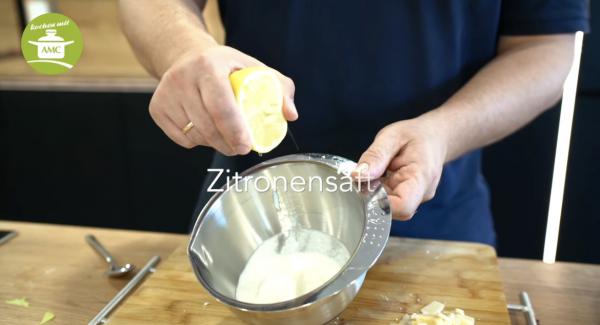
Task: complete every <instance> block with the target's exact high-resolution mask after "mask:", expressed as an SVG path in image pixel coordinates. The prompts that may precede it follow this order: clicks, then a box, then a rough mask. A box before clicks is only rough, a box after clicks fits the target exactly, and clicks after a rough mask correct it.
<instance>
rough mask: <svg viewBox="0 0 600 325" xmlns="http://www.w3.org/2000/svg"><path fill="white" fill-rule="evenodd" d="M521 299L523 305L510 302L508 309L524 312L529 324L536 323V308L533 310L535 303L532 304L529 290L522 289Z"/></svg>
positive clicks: (534, 324)
mask: <svg viewBox="0 0 600 325" xmlns="http://www.w3.org/2000/svg"><path fill="white" fill-rule="evenodd" d="M519 300H521V305H518V304H508V306H507V307H508V310H510V311H517V312H522V313H524V314H525V316H526V317H527V324H528V325H536V324H537V320H536V318H535V310H533V305H532V304H531V299H530V298H529V295H528V294H527V292H525V291H521V293H519Z"/></svg>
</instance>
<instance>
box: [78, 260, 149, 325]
mask: <svg viewBox="0 0 600 325" xmlns="http://www.w3.org/2000/svg"><path fill="white" fill-rule="evenodd" d="M159 262H160V256H158V255H157V256H152V258H151V259H150V260H149V261H148V263H146V265H144V267H143V268H142V269H141V270H140V271H139V272H138V273H137V274H136V275H135V276H134V277H133V279H131V280H129V282H127V284H126V285H125V286H124V287H123V289H121V290H120V291H119V292H117V294H116V295H115V296H114V297H113V298H112V299H111V300H110V301H109V302H108V304H106V306H104V307H103V308H102V310H100V312H99V313H98V314H97V315H96V316H94V318H92V320H91V321H89V323H88V325H97V324H104V323H106V322H108V319H107V317H108V315H110V313H112V312H113V310H114V309H115V308H116V307H117V306H118V305H119V304H120V303H121V302H122V301H123V300H124V299H125V298H126V297H127V296H128V295H129V294H130V293H131V291H133V289H134V288H135V287H136V286H137V285H138V284H140V282H142V280H144V278H145V277H146V276H147V275H148V274H150V273H153V272H154V271H155V268H156V265H158V263H159Z"/></svg>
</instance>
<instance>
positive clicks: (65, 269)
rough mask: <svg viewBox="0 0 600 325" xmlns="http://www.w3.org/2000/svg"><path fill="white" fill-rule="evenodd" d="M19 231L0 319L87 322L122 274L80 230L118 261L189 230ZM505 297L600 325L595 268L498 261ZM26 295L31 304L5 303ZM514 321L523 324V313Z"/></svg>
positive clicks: (0, 286) (26, 226) (2, 225)
mask: <svg viewBox="0 0 600 325" xmlns="http://www.w3.org/2000/svg"><path fill="white" fill-rule="evenodd" d="M0 229H16V230H17V231H19V236H18V237H16V238H14V239H12V240H11V241H9V242H8V243H6V244H5V245H2V246H0V279H2V281H0V324H36V323H37V322H39V320H40V319H41V317H42V314H43V313H44V312H45V311H47V310H50V311H52V312H54V313H55V314H56V319H55V320H54V321H53V322H52V323H50V324H53V325H54V324H83V323H87V321H89V320H90V319H91V318H92V317H93V316H94V315H95V314H96V313H97V312H98V311H99V310H100V309H101V308H102V307H103V306H104V305H105V304H106V302H108V301H109V300H110V299H111V298H112V297H113V295H114V294H115V293H116V292H117V291H118V290H119V289H120V288H121V287H122V286H123V285H124V284H125V283H126V281H127V279H108V278H106V277H104V275H103V272H104V270H105V265H104V262H103V261H102V260H101V259H100V258H99V257H98V256H97V255H96V254H95V253H94V252H93V251H92V250H91V248H89V247H88V246H87V244H86V243H85V242H84V239H83V236H84V235H85V234H87V233H93V234H95V235H96V236H97V237H98V239H99V240H100V241H102V242H103V243H104V244H105V245H106V246H107V247H108V249H109V250H111V251H112V252H113V253H114V254H115V255H116V257H117V258H118V259H120V260H121V261H124V262H125V261H127V262H130V263H134V264H136V265H138V266H142V265H144V264H145V262H146V261H147V260H148V259H149V258H150V257H151V256H153V255H160V256H162V257H166V256H168V255H169V254H170V253H171V252H172V251H173V250H174V249H175V248H176V247H177V246H180V245H181V244H183V243H185V242H186V241H187V236H186V235H178V234H167V233H150V232H137V231H125V230H109V229H101V228H84V227H73V226H56V225H46V224H32V223H19V222H6V221H0ZM500 269H501V273H502V275H503V279H504V284H505V292H506V295H507V298H508V300H509V302H513V303H516V302H518V299H517V294H518V292H519V291H522V290H525V291H528V292H529V293H530V295H531V298H532V300H533V304H534V306H535V309H536V311H537V314H538V319H540V320H541V324H542V325H549V324H550V325H552V324H557V325H559V324H585V325H595V324H600V309H598V306H600V266H598V265H585V264H573V263H557V264H554V265H546V264H543V263H541V262H539V261H530V260H518V259H500ZM22 296H24V297H27V298H28V300H29V302H30V303H31V306H30V307H29V308H28V309H24V308H19V307H15V306H10V305H6V304H4V301H5V300H7V299H12V298H17V297H22ZM512 320H513V323H514V324H524V322H523V318H522V317H520V315H515V316H514V317H513V319H512Z"/></svg>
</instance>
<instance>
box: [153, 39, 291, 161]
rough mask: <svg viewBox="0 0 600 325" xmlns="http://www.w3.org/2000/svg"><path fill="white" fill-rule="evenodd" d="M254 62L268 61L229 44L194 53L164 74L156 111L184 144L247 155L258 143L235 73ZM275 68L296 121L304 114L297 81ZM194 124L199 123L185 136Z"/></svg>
mask: <svg viewBox="0 0 600 325" xmlns="http://www.w3.org/2000/svg"><path fill="white" fill-rule="evenodd" d="M252 66H264V64H263V63H261V62H260V61H258V60H257V59H255V58H253V57H251V56H248V55H246V54H244V53H242V52H240V51H238V50H235V49H233V48H230V47H227V46H215V47H211V48H209V49H205V50H204V51H201V52H200V51H198V52H188V53H187V54H185V55H182V56H181V57H180V58H179V59H178V60H177V61H175V63H174V64H173V65H172V66H171V68H169V69H168V70H167V71H166V72H165V73H164V74H163V76H162V78H161V80H160V83H159V84H158V87H157V88H156V91H155V92H154V95H153V96H152V100H151V101H150V115H151V116H152V118H153V119H154V122H156V124H157V125H158V126H159V127H160V128H161V129H162V130H163V131H164V132H165V134H166V135H167V136H168V137H169V138H171V140H173V141H174V142H176V143H177V144H179V145H180V146H182V147H185V148H192V147H195V146H199V145H200V146H208V147H212V148H214V149H216V150H218V151H219V152H221V153H222V154H224V155H227V156H232V155H243V154H247V153H248V152H250V149H251V147H252V143H251V137H250V132H249V130H247V127H246V124H245V121H244V117H243V115H242V112H241V111H240V109H239V108H238V107H237V104H236V101H235V96H234V94H233V90H232V89H231V84H230V82H229V75H230V74H231V73H232V72H234V71H236V70H239V69H242V68H246V67H252ZM274 71H275V70H274ZM275 72H276V74H277V75H278V76H279V79H280V80H281V84H282V88H283V93H284V99H283V114H284V116H285V118H286V119H287V120H288V121H294V120H296V119H297V118H298V113H297V111H296V107H295V105H294V101H293V98H294V83H293V81H292V80H291V79H290V78H288V77H286V76H284V75H283V74H281V73H279V72H277V71H275ZM189 122H192V123H193V124H194V127H193V128H191V129H190V130H189V132H187V133H185V134H184V132H183V128H184V127H185V126H186V125H187V124H188V123H189Z"/></svg>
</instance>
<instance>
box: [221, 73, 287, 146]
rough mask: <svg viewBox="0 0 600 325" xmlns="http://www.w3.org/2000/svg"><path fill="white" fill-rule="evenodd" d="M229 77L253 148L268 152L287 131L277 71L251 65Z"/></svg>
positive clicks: (278, 142)
mask: <svg viewBox="0 0 600 325" xmlns="http://www.w3.org/2000/svg"><path fill="white" fill-rule="evenodd" d="M229 80H230V82H231V87H232V88H233V93H234V94H235V98H236V100H237V104H238V106H239V107H240V109H241V110H242V112H243V114H244V117H245V119H246V123H247V124H248V128H249V130H250V135H251V136H252V150H254V151H256V152H258V153H267V152H269V151H271V150H273V149H275V147H277V146H278V145H279V144H280V143H281V141H283V139H284V138H285V135H286V133H287V121H286V120H285V117H283V90H282V88H281V82H280V81H279V79H278V78H277V75H276V74H275V72H274V71H273V70H271V69H269V68H265V67H251V68H244V69H241V70H238V71H235V72H233V73H232V74H231V75H230V76H229Z"/></svg>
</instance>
